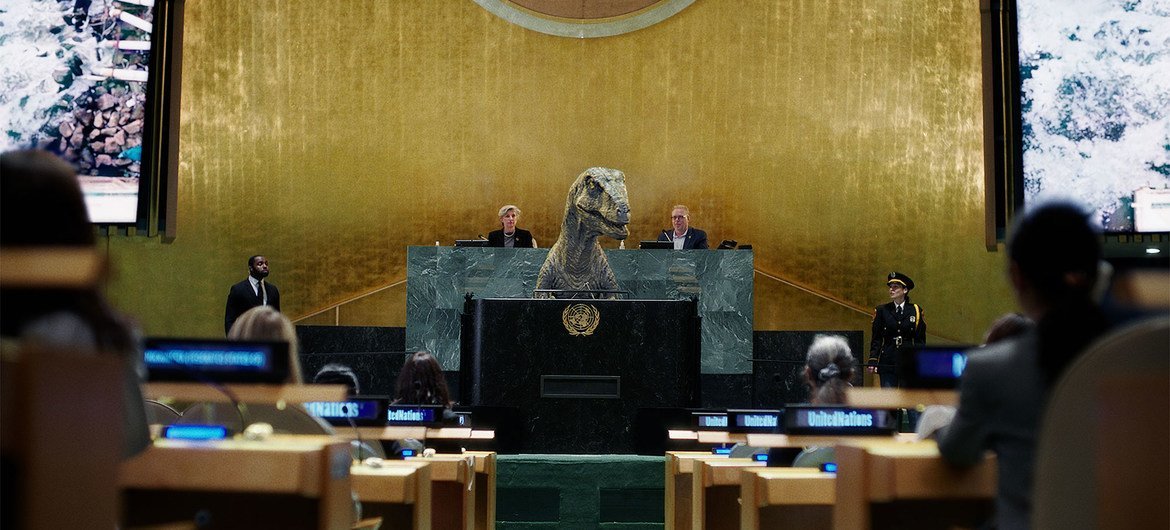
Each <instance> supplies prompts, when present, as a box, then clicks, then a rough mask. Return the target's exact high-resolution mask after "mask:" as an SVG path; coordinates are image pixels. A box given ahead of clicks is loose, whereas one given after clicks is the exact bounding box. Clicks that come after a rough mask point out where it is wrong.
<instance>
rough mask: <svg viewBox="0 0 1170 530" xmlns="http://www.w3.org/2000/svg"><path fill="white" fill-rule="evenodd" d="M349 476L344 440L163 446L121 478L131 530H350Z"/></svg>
mask: <svg viewBox="0 0 1170 530" xmlns="http://www.w3.org/2000/svg"><path fill="white" fill-rule="evenodd" d="M349 468H350V456H349V444H347V443H345V442H342V441H339V440H334V441H329V440H322V439H320V438H318V437H306V438H304V439H300V440H298V439H293V438H282V439H279V440H268V441H261V442H254V441H244V440H218V441H208V442H181V441H175V440H156V441H155V442H154V445H153V446H151V447H150V448H148V449H147V450H146V451H144V452H143V453H142V454H139V455H138V456H136V457H134V458H132V459H130V460H127V461H125V462H123V463H122V466H121V468H120V470H119V477H118V485H119V486H120V487H121V488H122V489H123V498H122V502H123V519H124V525H125V526H127V527H133V526H148V525H154V524H163V523H173V522H175V521H180V520H187V521H194V520H195V519H196V517H197V514H200V513H203V514H208V515H209V516H210V517H212V518H213V520H214V521H215V523H216V527H217V528H328V529H333V528H337V529H346V528H349V527H350V526H351V525H352V524H353V502H352V499H351V497H350V485H351V482H350V475H349Z"/></svg>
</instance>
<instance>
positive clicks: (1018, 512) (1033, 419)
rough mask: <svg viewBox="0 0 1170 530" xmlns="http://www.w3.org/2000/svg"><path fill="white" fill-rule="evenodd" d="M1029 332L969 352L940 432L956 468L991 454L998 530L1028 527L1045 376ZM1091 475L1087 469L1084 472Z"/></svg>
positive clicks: (940, 440)
mask: <svg viewBox="0 0 1170 530" xmlns="http://www.w3.org/2000/svg"><path fill="white" fill-rule="evenodd" d="M1037 345H1038V340H1037V336H1036V334H1035V332H1034V331H1029V332H1026V333H1025V334H1024V335H1022V336H1020V337H1017V338H1014V339H1010V340H1006V341H1003V342H999V343H995V344H991V345H988V346H986V347H983V348H980V349H977V350H971V351H970V352H969V353H968V356H967V367H966V368H965V369H964V370H963V378H962V379H961V380H960V382H959V408H958V411H957V412H956V413H955V419H954V420H953V421H952V422H951V424H950V425H948V426H946V427H944V428H942V429H941V430H940V431H939V437H938V449H939V452H940V453H941V454H942V456H943V458H945V459H946V460H948V461H949V462H951V463H953V464H955V465H959V466H970V465H973V464H975V463H977V462H979V461H980V460H982V459H983V454H984V452H985V451H986V450H988V449H991V450H992V451H994V452H995V454H996V458H997V462H996V465H998V466H999V478H998V481H999V487H998V491H999V493H998V495H997V496H996V500H995V502H996V510H995V511H996V516H995V517H996V520H997V521H998V523H999V528H1000V529H1001V530H1007V529H1014V528H1028V526H1029V517H1030V514H1031V510H1032V493H1031V492H1032V470H1033V462H1034V457H1035V450H1036V437H1037V433H1038V431H1039V429H1040V427H1039V425H1040V417H1041V415H1042V413H1043V411H1044V402H1045V392H1046V390H1045V378H1044V373H1043V370H1041V369H1040V364H1039V362H1038V359H1037V357H1038V351H1039V348H1038V347H1037ZM1089 471H1091V470H1089Z"/></svg>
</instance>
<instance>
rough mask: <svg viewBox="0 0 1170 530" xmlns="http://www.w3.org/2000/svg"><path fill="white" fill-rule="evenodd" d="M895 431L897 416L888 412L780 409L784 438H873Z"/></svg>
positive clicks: (802, 407) (847, 409)
mask: <svg viewBox="0 0 1170 530" xmlns="http://www.w3.org/2000/svg"><path fill="white" fill-rule="evenodd" d="M897 429H898V421H897V416H896V415H895V414H894V413H893V412H892V411H889V410H881V409H859V408H852V407H818V406H812V405H789V406H788V407H786V408H785V409H784V432H785V433H787V434H805V435H826V436H840V435H846V436H847V435H858V436H876V435H887V434H893V433H894V432H896V431H897Z"/></svg>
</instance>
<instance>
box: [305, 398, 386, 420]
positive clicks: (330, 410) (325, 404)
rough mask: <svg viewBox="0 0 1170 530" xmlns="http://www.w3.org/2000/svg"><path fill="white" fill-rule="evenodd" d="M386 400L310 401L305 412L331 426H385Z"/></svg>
mask: <svg viewBox="0 0 1170 530" xmlns="http://www.w3.org/2000/svg"><path fill="white" fill-rule="evenodd" d="M385 409H386V400H384V399H366V398H352V399H347V400H345V401H310V402H307V403H305V410H307V411H309V414H312V415H314V416H316V417H318V418H321V419H323V420H325V421H327V422H329V424H330V425H349V424H350V422H351V421H352V422H353V423H354V424H355V425H360V426H379V425H385V424H386V420H385V416H384V412H383V411H384V410H385Z"/></svg>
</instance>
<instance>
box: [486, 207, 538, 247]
mask: <svg viewBox="0 0 1170 530" xmlns="http://www.w3.org/2000/svg"><path fill="white" fill-rule="evenodd" d="M519 222H520V208H517V207H516V205H515V204H505V205H504V206H502V207H500V229H499V230H493V231H492V232H490V233H489V234H488V246H489V247H509V248H512V247H515V248H536V240H535V239H533V238H532V232H529V231H527V230H524V229H523V228H516V224H517V223H519Z"/></svg>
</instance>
